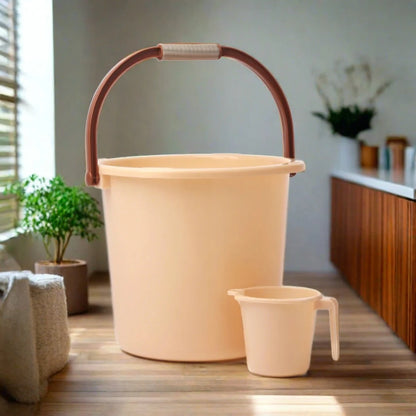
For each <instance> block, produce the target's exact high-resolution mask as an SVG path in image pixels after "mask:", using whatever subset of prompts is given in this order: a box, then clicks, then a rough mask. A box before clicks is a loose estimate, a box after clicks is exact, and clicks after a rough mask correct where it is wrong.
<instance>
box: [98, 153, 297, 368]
mask: <svg viewBox="0 0 416 416" xmlns="http://www.w3.org/2000/svg"><path fill="white" fill-rule="evenodd" d="M282 160H285V159H284V158H277V157H271V156H270V157H269V156H265V157H260V156H249V155H203V156H201V155H166V156H160V157H158V156H155V157H135V158H120V159H107V160H101V161H100V165H99V166H100V175H101V178H102V182H101V187H102V191H103V201H104V214H105V223H106V234H107V244H108V254H109V263H110V275H111V284H112V297H113V299H112V300H113V309H114V323H115V332H116V338H117V340H118V342H119V344H120V346H121V349H122V350H124V351H126V352H128V353H130V354H133V355H137V356H142V357H146V358H153V359H160V360H169V361H217V360H228V359H236V358H241V357H244V356H245V348H244V337H243V329H242V324H241V318H240V312H239V308H238V305H237V304H236V303H235V302H230V299H229V298H228V297H227V289H228V288H230V287H242V286H254V285H259V284H262V285H264V284H266V285H280V284H281V283H282V274H283V265H284V261H283V258H284V250H285V234H286V213H287V200H288V182H289V171H287V170H284V169H283V168H281V169H280V170H283V172H279V169H277V170H273V169H272V168H271V167H272V166H273V164H275V165H276V164H282ZM299 163H302V166H303V162H299ZM155 166H156V167H155ZM256 167H260V168H259V169H256ZM262 168H265V170H264V169H263V170H264V171H263V170H262ZM299 169H300V167H299ZM302 170H303V167H302Z"/></svg>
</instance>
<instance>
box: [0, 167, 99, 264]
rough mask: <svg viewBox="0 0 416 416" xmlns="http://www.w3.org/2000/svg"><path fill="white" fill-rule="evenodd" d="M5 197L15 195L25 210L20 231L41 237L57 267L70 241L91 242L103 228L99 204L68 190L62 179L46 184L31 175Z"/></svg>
mask: <svg viewBox="0 0 416 416" xmlns="http://www.w3.org/2000/svg"><path fill="white" fill-rule="evenodd" d="M4 193H6V194H13V195H15V196H16V198H17V200H18V201H19V202H20V203H21V204H22V205H23V207H24V215H23V218H21V219H20V221H19V222H18V224H17V225H18V226H19V227H20V228H19V229H18V231H19V232H21V233H33V234H36V235H39V236H40V237H41V238H42V241H43V244H44V247H45V250H46V253H47V255H48V257H49V260H50V261H53V262H55V263H57V264H60V263H62V261H63V259H64V254H65V250H66V249H67V247H68V244H69V241H70V239H71V237H73V236H79V237H81V238H83V239H86V240H88V241H92V240H94V239H96V238H97V234H96V232H95V231H96V230H97V229H98V228H100V227H101V226H102V225H103V222H102V219H101V213H100V210H99V208H98V202H97V200H96V199H94V198H93V197H92V196H91V195H89V194H88V193H87V192H86V191H85V190H84V189H83V188H81V187H77V186H73V187H71V186H67V185H66V184H65V182H64V180H63V179H62V177H60V176H57V177H54V178H52V179H50V180H47V179H45V178H41V177H38V176H36V175H31V176H30V177H29V178H27V179H23V180H21V181H18V182H15V183H13V184H11V185H9V186H7V187H6V189H5V191H4ZM51 246H52V247H53V253H52V251H51Z"/></svg>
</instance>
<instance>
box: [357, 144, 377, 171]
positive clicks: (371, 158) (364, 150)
mask: <svg viewBox="0 0 416 416" xmlns="http://www.w3.org/2000/svg"><path fill="white" fill-rule="evenodd" d="M378 154H379V148H378V146H367V145H365V144H363V145H361V167H362V168H372V169H377V168H378Z"/></svg>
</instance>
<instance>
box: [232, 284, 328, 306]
mask: <svg viewBox="0 0 416 416" xmlns="http://www.w3.org/2000/svg"><path fill="white" fill-rule="evenodd" d="M252 289H290V290H291V289H293V290H296V289H302V290H305V289H306V290H308V291H310V292H311V295H310V296H303V297H297V298H283V299H279V298H277V297H276V298H264V297H256V296H249V295H246V294H245V293H246V291H249V290H252ZM234 290H235V291H236V292H237V293H235V294H232V293H230V295H232V296H234V297H235V299H236V300H238V301H246V302H252V303H272V304H294V303H305V302H310V301H315V300H317V299H320V298H322V297H323V296H324V295H323V294H322V293H321V292H320V291H319V290H317V289H313V288H311V287H306V286H291V285H281V286H277V285H271V286H270V285H269V286H251V287H247V288H244V289H234ZM238 291H240V293H238Z"/></svg>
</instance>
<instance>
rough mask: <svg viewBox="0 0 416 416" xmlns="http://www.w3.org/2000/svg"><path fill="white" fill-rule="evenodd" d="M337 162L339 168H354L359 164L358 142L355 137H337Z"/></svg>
mask: <svg viewBox="0 0 416 416" xmlns="http://www.w3.org/2000/svg"><path fill="white" fill-rule="evenodd" d="M337 139H338V142H339V146H338V163H337V167H338V169H341V170H354V169H357V168H358V167H359V165H360V142H359V140H357V139H350V138H348V137H338V138H337Z"/></svg>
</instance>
